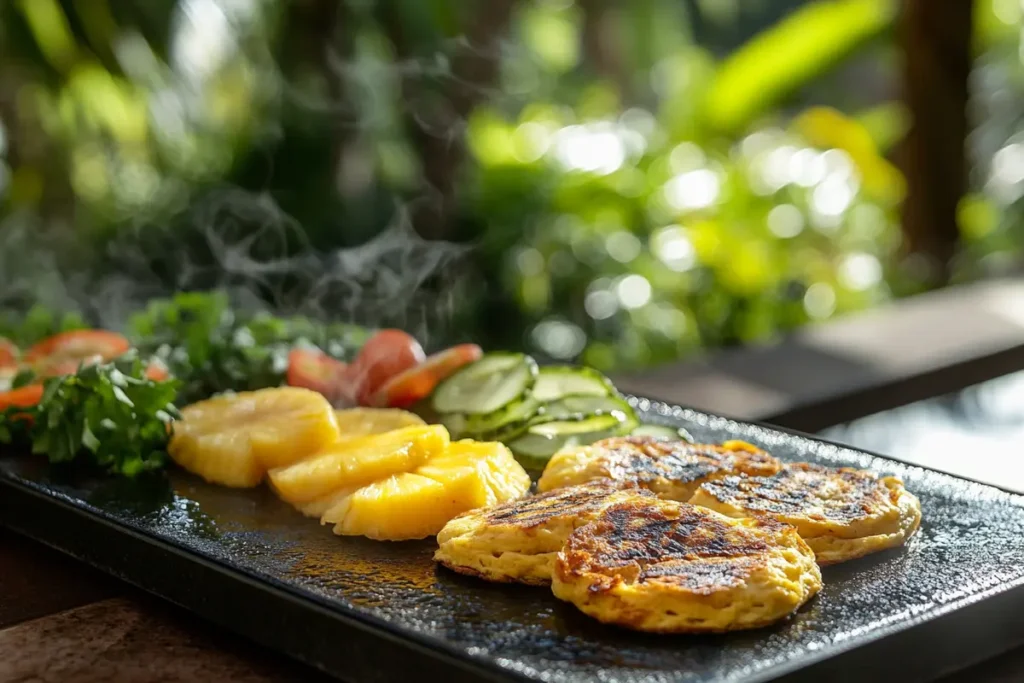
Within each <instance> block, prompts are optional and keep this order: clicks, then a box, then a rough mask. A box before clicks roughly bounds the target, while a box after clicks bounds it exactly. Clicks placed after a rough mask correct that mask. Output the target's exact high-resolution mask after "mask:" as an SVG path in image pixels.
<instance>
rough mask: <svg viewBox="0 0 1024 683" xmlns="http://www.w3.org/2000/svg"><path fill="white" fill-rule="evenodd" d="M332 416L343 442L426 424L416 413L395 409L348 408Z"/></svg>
mask: <svg viewBox="0 0 1024 683" xmlns="http://www.w3.org/2000/svg"><path fill="white" fill-rule="evenodd" d="M334 416H335V418H336V419H337V422H338V432H339V433H340V434H341V438H342V439H343V440H344V439H351V438H358V437H362V436H368V435H370V434H383V433H384V432H390V431H392V430H395V429H402V428H403V427H414V426H416V425H424V424H426V422H424V421H423V418H421V417H420V416H419V415H417V414H416V413H410V412H409V411H407V410H399V409H397V408H348V409H346V410H336V411H334Z"/></svg>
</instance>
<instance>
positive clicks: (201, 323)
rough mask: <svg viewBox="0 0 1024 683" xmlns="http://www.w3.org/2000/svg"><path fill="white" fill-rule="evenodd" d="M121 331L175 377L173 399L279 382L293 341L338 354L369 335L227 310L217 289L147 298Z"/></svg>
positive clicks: (346, 353)
mask: <svg viewBox="0 0 1024 683" xmlns="http://www.w3.org/2000/svg"><path fill="white" fill-rule="evenodd" d="M129 330H130V335H131V336H132V338H133V339H134V341H135V343H136V345H137V346H138V348H139V349H140V351H141V352H142V353H143V355H154V356H156V357H158V358H160V359H161V360H162V361H163V362H164V363H165V364H166V365H167V368H168V369H169V370H170V372H171V374H172V375H174V376H175V377H177V378H179V379H180V380H181V381H182V383H183V385H182V389H181V392H180V396H179V398H180V399H181V400H182V401H184V402H190V401H194V400H199V399H202V398H207V397H209V396H211V395H213V394H217V393H221V392H224V391H251V390H254V389H263V388H265V387H274V386H279V385H281V384H282V383H283V382H284V378H285V373H286V372H287V370H288V353H289V351H291V349H293V348H295V347H296V346H301V345H312V346H316V347H318V348H320V349H321V350H322V351H324V352H325V353H327V354H329V355H331V356H333V357H335V358H338V359H343V360H344V359H347V358H348V357H350V356H351V355H352V354H353V353H354V351H355V350H356V349H358V348H359V347H361V346H362V344H363V342H365V341H366V338H367V337H368V336H369V333H368V332H367V331H366V330H365V329H363V328H361V327H358V326H355V325H346V324H340V323H335V324H323V323H319V322H315V321H312V320H309V319H307V318H301V317H292V318H278V317H274V316H271V315H269V314H265V313H258V314H255V315H245V314H242V313H239V312H238V311H235V310H233V309H232V308H231V307H230V306H229V304H228V299H227V297H226V296H225V295H224V294H223V293H220V292H189V293H184V294H178V295H177V296H175V297H173V298H171V299H158V300H155V301H152V302H150V304H149V306H147V307H146V310H145V311H144V312H142V313H139V314H137V315H136V316H134V317H133V318H132V320H131V322H130V324H129Z"/></svg>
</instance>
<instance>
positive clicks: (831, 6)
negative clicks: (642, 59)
mask: <svg viewBox="0 0 1024 683" xmlns="http://www.w3.org/2000/svg"><path fill="white" fill-rule="evenodd" d="M896 7H897V3H896V2H894V0H820V1H819V2H814V3H809V4H807V5H804V6H803V7H801V8H800V9H798V10H796V11H794V12H793V13H792V14H790V15H788V16H787V17H786V18H784V19H783V20H782V21H780V22H779V23H777V24H776V25H775V26H772V27H771V28H769V29H767V30H766V31H764V32H763V33H761V34H759V35H757V36H755V37H754V38H753V39H752V40H750V41H749V42H748V43H747V44H746V45H744V46H742V47H741V48H740V49H738V50H737V51H736V52H734V53H733V54H732V55H730V56H729V57H728V58H727V59H726V60H725V61H724V62H723V63H722V65H721V66H720V68H719V71H718V75H717V77H716V78H715V81H714V84H713V85H712V87H711V91H710V92H709V93H708V96H707V100H706V102H705V105H704V116H705V118H706V119H707V121H708V122H709V124H711V125H712V126H713V127H715V128H717V129H719V130H723V131H738V130H742V129H743V128H745V127H746V126H748V125H749V124H750V122H751V121H752V120H753V119H754V118H755V117H756V116H758V115H759V114H761V113H762V112H764V111H766V110H767V109H769V108H770V107H772V106H774V105H775V104H777V103H778V102H779V101H780V100H781V99H782V98H784V97H785V96H787V95H788V94H789V93H790V92H792V91H793V89H795V88H797V87H799V86H801V85H803V84H805V83H807V82H808V81H810V80H812V79H813V78H815V77H816V76H817V75H819V74H821V73H823V72H824V71H826V70H828V69H829V68H831V67H832V66H833V65H835V64H836V62H838V61H840V60H842V59H843V58H845V57H846V56H847V55H849V54H850V53H851V52H853V51H854V50H856V49H857V48H858V47H859V46H861V45H862V44H864V42H865V41H867V40H869V39H871V38H874V37H875V36H877V35H879V34H881V33H882V32H883V31H885V30H886V29H887V28H888V27H889V26H890V24H891V23H892V21H893V19H894V17H895V15H896Z"/></svg>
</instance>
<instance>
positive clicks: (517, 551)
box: [434, 482, 653, 585]
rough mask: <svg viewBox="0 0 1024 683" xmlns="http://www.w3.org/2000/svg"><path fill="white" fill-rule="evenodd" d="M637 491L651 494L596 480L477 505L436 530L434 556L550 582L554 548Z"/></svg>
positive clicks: (497, 576) (458, 565) (471, 568)
mask: <svg viewBox="0 0 1024 683" xmlns="http://www.w3.org/2000/svg"><path fill="white" fill-rule="evenodd" d="M636 497H653V496H652V495H651V493H650V492H648V491H645V490H643V489H638V488H633V487H625V488H624V487H623V486H621V485H616V484H614V483H613V482H594V483H591V484H587V485H584V486H572V487H567V488H563V489H559V490H557V491H552V492H550V493H543V494H540V495H537V496H533V497H530V498H523V499H520V500H517V501H514V502H511V503H506V504H504V505H497V506H495V507H492V508H486V509H481V510H473V511H470V512H467V513H465V514H463V515H460V516H459V517H456V518H455V519H453V520H451V521H450V522H448V524H447V525H445V527H444V528H443V529H442V530H441V532H440V533H439V534H438V535H437V542H438V546H439V547H438V549H437V552H436V553H435V554H434V559H435V560H436V561H437V562H440V563H441V564H443V565H444V566H446V567H448V568H449V569H452V570H454V571H457V572H460V573H462V574H469V575H471V576H478V577H480V578H482V579H486V580H488V581H501V582H510V581H518V582H520V583H528V584H533V585H546V584H548V583H549V582H550V581H551V570H552V566H553V565H554V561H555V553H557V552H558V551H559V550H561V548H562V544H563V543H564V542H565V539H566V538H568V537H569V534H571V533H572V532H573V530H574V529H576V528H577V527H580V526H582V525H583V524H586V523H587V522H589V521H590V520H592V519H594V518H595V517H596V516H597V515H599V514H600V513H601V512H602V511H603V510H604V509H605V508H606V507H608V506H609V505H614V504H615V503H619V502H623V501H627V500H632V499H634V498H636Z"/></svg>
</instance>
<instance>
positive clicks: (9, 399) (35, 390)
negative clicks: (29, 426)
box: [0, 384, 43, 410]
mask: <svg viewBox="0 0 1024 683" xmlns="http://www.w3.org/2000/svg"><path fill="white" fill-rule="evenodd" d="M42 398H43V385H42V384H28V385H26V386H23V387H18V388H17V389H12V390H10V391H5V392H3V393H0V410H6V409H7V408H31V407H32V406H34V405H35V404H37V403H39V401H40V400H41V399H42Z"/></svg>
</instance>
